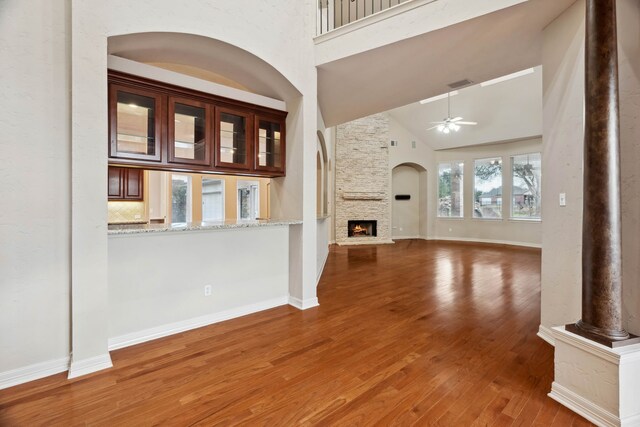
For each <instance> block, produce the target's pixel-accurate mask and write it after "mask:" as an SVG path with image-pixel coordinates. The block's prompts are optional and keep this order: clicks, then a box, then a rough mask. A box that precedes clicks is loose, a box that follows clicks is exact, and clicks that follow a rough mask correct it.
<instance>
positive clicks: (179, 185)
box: [171, 174, 191, 224]
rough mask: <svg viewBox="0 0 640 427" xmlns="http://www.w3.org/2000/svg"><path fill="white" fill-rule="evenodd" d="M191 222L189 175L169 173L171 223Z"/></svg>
mask: <svg viewBox="0 0 640 427" xmlns="http://www.w3.org/2000/svg"><path fill="white" fill-rule="evenodd" d="M187 222H191V177H189V176H188V175H175V174H172V175H171V224H184V223H187Z"/></svg>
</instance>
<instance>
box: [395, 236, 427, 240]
mask: <svg viewBox="0 0 640 427" xmlns="http://www.w3.org/2000/svg"><path fill="white" fill-rule="evenodd" d="M391 238H392V239H393V240H415V239H422V240H426V239H423V238H422V237H421V236H392V237H391Z"/></svg>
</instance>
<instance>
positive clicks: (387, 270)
mask: <svg viewBox="0 0 640 427" xmlns="http://www.w3.org/2000/svg"><path fill="white" fill-rule="evenodd" d="M318 295H319V299H320V304H321V305H320V307H318V308H314V309H310V310H307V311H298V310H296V309H294V308H292V307H288V306H285V307H279V308H276V309H272V310H268V311H264V312H261V313H258V314H254V315H250V316H245V317H243V318H239V319H234V320H231V321H227V322H223V323H219V324H216V325H211V326H208V327H205V328H200V329H197V330H193V331H189V332H185V333H181V334H177V335H173V336H171V337H167V338H164V339H159V340H156V341H152V342H149V343H145V344H141V345H137V346H134V347H129V348H126V349H122V350H118V351H114V352H112V358H113V362H114V368H113V369H110V370H108V371H104V372H100V373H95V374H92V375H89V376H86V377H82V378H78V379H75V380H70V381H69V380H67V379H66V374H60V375H55V376H52V377H49V378H45V379H42V380H39V381H34V382H31V383H28V384H24V385H21V386H17V387H13V388H10V389H6V390H2V391H0V425H2V426H34V425H47V426H54V425H105V426H121V425H122V426H125V425H127V426H133V425H135V426H145V425H158V424H162V425H179V426H191V425H199V426H200V425H201V426H222V425H250V426H253V425H269V426H291V425H325V426H326V425H332V426H333V425H335V426H391V425H398V426H410V425H440V426H471V425H473V426H485V425H486V426H488V425H496V426H510V425H513V426H522V425H536V426H587V425H590V424H589V423H588V422H587V421H585V420H584V419H582V418H581V417H579V416H577V415H575V414H573V413H572V412H570V411H569V410H567V409H565V408H564V407H562V406H560V405H559V404H557V403H555V402H554V401H553V400H551V399H550V398H548V397H547V396H546V393H547V392H548V391H549V390H550V387H551V382H552V379H553V349H552V348H551V346H549V345H548V344H547V343H545V342H544V341H542V340H541V339H540V338H538V337H537V336H536V331H537V329H538V325H539V323H540V320H539V312H540V252H539V251H538V250H535V249H519V248H514V247H506V246H489V245H477V244H460V243H445V242H427V241H419V240H405V241H399V242H398V243H397V244H395V245H382V246H361V247H332V249H331V252H330V254H329V259H328V261H327V265H326V267H325V270H324V274H323V276H322V280H321V282H320V285H319V289H318Z"/></svg>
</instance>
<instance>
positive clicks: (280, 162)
mask: <svg viewBox="0 0 640 427" xmlns="http://www.w3.org/2000/svg"><path fill="white" fill-rule="evenodd" d="M284 128H285V123H284V120H279V119H277V118H273V117H265V116H259V115H256V116H255V134H256V144H255V156H254V167H255V170H256V171H265V172H274V173H277V174H284V165H285V149H284V148H285V147H284V139H285V135H284Z"/></svg>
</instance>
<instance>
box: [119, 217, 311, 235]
mask: <svg viewBox="0 0 640 427" xmlns="http://www.w3.org/2000/svg"><path fill="white" fill-rule="evenodd" d="M299 224H302V221H301V220H260V221H238V222H227V223H195V224H186V225H184V226H177V227H171V226H167V225H166V224H151V225H149V224H144V225H115V226H113V225H112V226H109V227H108V231H107V235H109V236H122V235H131V234H155V233H167V232H169V233H175V232H181V231H211V230H233V229H238V228H256V227H278V226H289V225H299Z"/></svg>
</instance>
